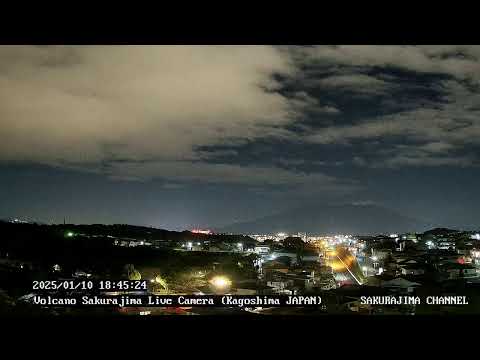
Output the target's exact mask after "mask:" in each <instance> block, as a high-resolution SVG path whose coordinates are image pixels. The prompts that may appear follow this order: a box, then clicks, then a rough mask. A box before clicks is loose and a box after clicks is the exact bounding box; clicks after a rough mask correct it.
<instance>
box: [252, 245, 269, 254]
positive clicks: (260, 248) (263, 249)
mask: <svg viewBox="0 0 480 360" xmlns="http://www.w3.org/2000/svg"><path fill="white" fill-rule="evenodd" d="M254 251H255V253H257V254H259V255H265V254H268V253H269V252H270V246H268V245H257V246H255V248H254Z"/></svg>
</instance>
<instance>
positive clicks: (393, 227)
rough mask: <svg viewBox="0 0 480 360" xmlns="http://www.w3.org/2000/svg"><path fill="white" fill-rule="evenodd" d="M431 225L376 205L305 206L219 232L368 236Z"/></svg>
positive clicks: (412, 229) (237, 224)
mask: <svg viewBox="0 0 480 360" xmlns="http://www.w3.org/2000/svg"><path fill="white" fill-rule="evenodd" d="M431 226H432V224H431V223H429V222H427V221H424V220H420V219H416V218H413V217H409V216H405V215H402V214H400V213H398V212H396V211H394V210H391V209H388V208H385V207H382V206H379V205H375V204H361V205H359V204H355V205H354V204H334V205H325V204H321V205H308V206H305V207H301V208H295V209H291V210H286V211H282V212H280V213H277V214H273V215H269V216H264V217H261V218H258V219H255V220H252V221H244V222H237V223H233V224H231V225H228V226H225V227H222V228H220V229H219V231H223V232H231V233H243V234H253V233H277V232H286V233H296V232H307V233H315V234H326V235H327V234H340V233H343V234H355V235H369V234H380V233H392V232H410V231H411V232H415V231H417V232H421V231H425V230H427V229H429V228H431Z"/></svg>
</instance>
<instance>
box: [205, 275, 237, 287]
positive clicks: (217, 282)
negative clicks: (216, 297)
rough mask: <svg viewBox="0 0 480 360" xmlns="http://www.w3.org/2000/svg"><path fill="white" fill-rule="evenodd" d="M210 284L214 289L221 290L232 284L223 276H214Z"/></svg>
mask: <svg viewBox="0 0 480 360" xmlns="http://www.w3.org/2000/svg"><path fill="white" fill-rule="evenodd" d="M210 283H211V284H212V285H213V286H215V287H216V288H219V289H223V288H226V287H228V286H230V285H231V284H232V282H231V281H230V279H228V278H227V277H225V276H215V277H214V278H213V279H212V280H211V281H210Z"/></svg>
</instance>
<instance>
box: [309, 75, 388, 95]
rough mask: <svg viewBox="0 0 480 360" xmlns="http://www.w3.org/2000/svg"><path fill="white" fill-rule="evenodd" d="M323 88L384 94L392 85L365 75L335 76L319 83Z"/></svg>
mask: <svg viewBox="0 0 480 360" xmlns="http://www.w3.org/2000/svg"><path fill="white" fill-rule="evenodd" d="M317 85H318V86H321V87H323V88H327V89H328V88H336V89H342V90H349V91H357V92H369V93H384V92H386V91H387V90H388V89H389V88H391V87H392V84H390V83H388V82H386V81H383V80H380V79H377V78H375V77H373V76H368V75H365V74H349V75H333V76H328V77H326V78H323V79H320V80H318V81H317Z"/></svg>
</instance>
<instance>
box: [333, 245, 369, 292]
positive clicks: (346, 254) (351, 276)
mask: <svg viewBox="0 0 480 360" xmlns="http://www.w3.org/2000/svg"><path fill="white" fill-rule="evenodd" d="M330 262H331V264H332V268H333V271H334V277H335V280H336V281H337V282H339V283H343V284H348V283H352V284H358V285H362V284H363V283H364V282H365V278H364V275H363V273H362V270H361V269H360V266H359V265H358V263H357V260H356V258H355V256H354V255H353V254H352V253H351V252H350V251H348V249H346V248H344V247H342V246H337V247H336V248H335V251H333V252H332V253H331V255H330Z"/></svg>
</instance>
